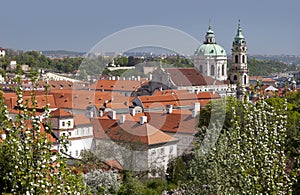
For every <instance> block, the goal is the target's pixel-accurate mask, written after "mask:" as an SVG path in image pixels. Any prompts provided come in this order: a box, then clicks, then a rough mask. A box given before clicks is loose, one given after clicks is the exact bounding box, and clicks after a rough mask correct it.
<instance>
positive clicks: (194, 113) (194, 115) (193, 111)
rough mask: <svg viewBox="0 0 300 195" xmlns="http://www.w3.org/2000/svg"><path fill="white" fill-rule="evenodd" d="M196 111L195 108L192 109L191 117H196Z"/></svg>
mask: <svg viewBox="0 0 300 195" xmlns="http://www.w3.org/2000/svg"><path fill="white" fill-rule="evenodd" d="M197 114H198V112H196V111H195V110H192V117H193V118H195V117H197Z"/></svg>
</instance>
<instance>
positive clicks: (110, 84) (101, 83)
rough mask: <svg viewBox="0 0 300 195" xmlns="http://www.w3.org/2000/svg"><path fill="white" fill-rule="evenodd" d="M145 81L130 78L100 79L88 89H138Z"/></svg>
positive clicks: (130, 90)
mask: <svg viewBox="0 0 300 195" xmlns="http://www.w3.org/2000/svg"><path fill="white" fill-rule="evenodd" d="M143 83H144V82H143V81H129V80H98V81H97V82H95V83H93V84H91V85H90V86H87V88H88V89H92V90H97V91H102V90H103V91H127V92H128V91H129V92H133V91H136V90H137V89H138V88H139V87H140V86H141V85H142V84H143Z"/></svg>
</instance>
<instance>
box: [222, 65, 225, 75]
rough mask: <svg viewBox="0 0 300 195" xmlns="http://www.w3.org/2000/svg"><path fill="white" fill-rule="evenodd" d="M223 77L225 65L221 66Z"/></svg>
mask: <svg viewBox="0 0 300 195" xmlns="http://www.w3.org/2000/svg"><path fill="white" fill-rule="evenodd" d="M224 75H225V65H224V64H222V76H224Z"/></svg>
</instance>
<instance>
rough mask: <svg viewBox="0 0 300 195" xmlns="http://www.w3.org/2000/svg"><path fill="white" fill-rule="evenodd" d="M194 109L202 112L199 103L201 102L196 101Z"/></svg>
mask: <svg viewBox="0 0 300 195" xmlns="http://www.w3.org/2000/svg"><path fill="white" fill-rule="evenodd" d="M194 110H195V111H196V112H200V103H199V102H196V103H195V106H194Z"/></svg>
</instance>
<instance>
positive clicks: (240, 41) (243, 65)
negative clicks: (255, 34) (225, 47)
mask: <svg viewBox="0 0 300 195" xmlns="http://www.w3.org/2000/svg"><path fill="white" fill-rule="evenodd" d="M231 51H232V64H231V70H230V78H229V79H230V82H231V83H234V84H238V85H240V86H247V85H249V69H248V65H247V46H246V41H245V37H244V36H243V33H242V29H241V25H240V21H239V25H238V29H237V34H236V36H235V37H234V41H233V44H232V49H231Z"/></svg>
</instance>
